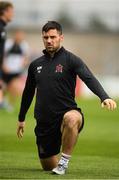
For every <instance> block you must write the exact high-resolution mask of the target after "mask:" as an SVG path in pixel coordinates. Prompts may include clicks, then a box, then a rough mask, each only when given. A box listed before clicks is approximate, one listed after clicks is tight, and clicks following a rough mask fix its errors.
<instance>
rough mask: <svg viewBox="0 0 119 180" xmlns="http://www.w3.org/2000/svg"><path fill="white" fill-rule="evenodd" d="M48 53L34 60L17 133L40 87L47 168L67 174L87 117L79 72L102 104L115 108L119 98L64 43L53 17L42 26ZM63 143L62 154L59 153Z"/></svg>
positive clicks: (38, 110)
mask: <svg viewBox="0 0 119 180" xmlns="http://www.w3.org/2000/svg"><path fill="white" fill-rule="evenodd" d="M42 37H43V42H44V46H45V50H44V51H43V53H44V55H43V56H41V57H40V58H38V59H37V60H35V61H34V62H32V63H31V64H30V67H29V70H28V77H27V81H26V85H25V89H24V92H23V96H22V102H21V108H20V113H19V121H18V129H17V135H18V137H19V138H21V137H22V136H23V132H24V126H25V121H24V120H25V115H26V112H27V110H28V108H29V106H30V104H31V102H32V99H33V96H34V93H35V89H36V104H35V114H34V117H35V118H36V128H35V134H36V142H37V147H38V153H39V158H40V161H41V164H42V167H43V169H44V170H52V172H53V173H56V174H60V175H62V174H65V171H66V169H67V168H68V162H69V159H70V158H71V154H72V151H73V149H74V146H75V144H76V141H77V138H78V134H79V133H80V131H81V129H82V128H83V124H84V117H83V113H82V112H81V109H80V108H78V107H77V104H76V102H75V100H74V98H75V85H76V76H77V75H78V76H79V77H80V78H81V79H82V80H83V81H84V82H85V84H86V85H87V86H88V87H89V88H90V89H91V90H92V91H93V93H95V94H96V95H97V96H98V97H99V98H100V99H101V102H102V106H106V107H107V108H108V109H110V110H113V109H115V108H116V102H115V101H113V100H112V99H110V97H109V96H108V95H107V94H106V92H105V91H104V89H103V88H102V86H101V85H100V83H99V82H98V81H97V79H96V78H95V77H94V76H93V74H92V73H91V72H90V70H89V69H88V67H87V66H86V65H85V64H84V62H83V61H82V60H81V59H80V58H79V57H77V56H75V55H74V54H72V53H70V52H69V51H67V50H65V49H64V48H63V47H61V46H60V44H61V42H62V40H63V35H62V27H61V25H60V24H59V23H57V22H55V21H49V22H48V23H46V24H45V25H44V27H43V29H42ZM61 146H62V154H61V158H60V160H59V161H58V157H57V154H58V153H59V152H60V147H61Z"/></svg>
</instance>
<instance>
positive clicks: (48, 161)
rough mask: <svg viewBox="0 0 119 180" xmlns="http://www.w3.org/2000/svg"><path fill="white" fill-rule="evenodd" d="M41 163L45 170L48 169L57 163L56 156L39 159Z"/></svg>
mask: <svg viewBox="0 0 119 180" xmlns="http://www.w3.org/2000/svg"><path fill="white" fill-rule="evenodd" d="M40 162H41V165H42V167H43V169H44V170H45V171H50V170H52V169H53V168H55V167H56V166H57V165H58V156H57V155H54V156H51V157H49V158H44V159H40Z"/></svg>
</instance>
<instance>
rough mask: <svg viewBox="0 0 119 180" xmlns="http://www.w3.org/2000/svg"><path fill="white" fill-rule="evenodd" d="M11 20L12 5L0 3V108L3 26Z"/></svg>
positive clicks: (0, 100)
mask: <svg viewBox="0 0 119 180" xmlns="http://www.w3.org/2000/svg"><path fill="white" fill-rule="evenodd" d="M12 18H13V5H12V3H10V2H7V1H0V108H1V107H3V106H4V105H3V90H2V86H3V82H2V64H3V56H4V44H5V39H6V32H5V26H6V25H7V23H9V22H10V21H11V20H12Z"/></svg>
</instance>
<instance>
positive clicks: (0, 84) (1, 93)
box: [0, 80, 3, 103]
mask: <svg viewBox="0 0 119 180" xmlns="http://www.w3.org/2000/svg"><path fill="white" fill-rule="evenodd" d="M2 86H3V83H2V80H0V103H2V102H3V89H2Z"/></svg>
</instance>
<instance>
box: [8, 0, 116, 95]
mask: <svg viewBox="0 0 119 180" xmlns="http://www.w3.org/2000/svg"><path fill="white" fill-rule="evenodd" d="M11 2H13V4H14V7H15V16H14V19H13V21H12V23H10V24H9V25H8V27H7V31H8V38H12V37H13V36H14V33H15V31H16V30H18V29H20V30H22V31H23V32H24V33H25V40H26V41H27V42H28V44H29V47H30V51H29V61H32V60H34V59H35V58H37V57H38V56H39V55H41V54H42V49H43V48H44V47H43V43H42V38H41V28H42V26H43V25H44V24H45V23H46V22H47V21H48V20H56V21H59V22H60V23H61V24H62V26H63V31H64V35H65V39H64V43H63V46H64V47H65V48H66V49H68V50H70V51H72V52H73V53H75V54H76V55H78V56H79V57H80V58H81V59H83V61H85V63H86V64H87V65H88V66H89V68H90V69H91V70H92V72H93V73H94V74H95V75H96V77H97V78H98V79H99V80H100V81H101V84H102V85H103V86H104V88H105V90H106V91H107V92H108V93H109V94H110V95H111V96H113V97H118V96H119V83H118V82H119V0H96V1H95V0H11ZM76 93H77V96H80V95H82V96H87V97H91V96H92V93H91V92H90V91H89V90H88V89H87V87H86V86H85V85H84V84H83V83H82V82H80V81H78V84H77V89H76Z"/></svg>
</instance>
